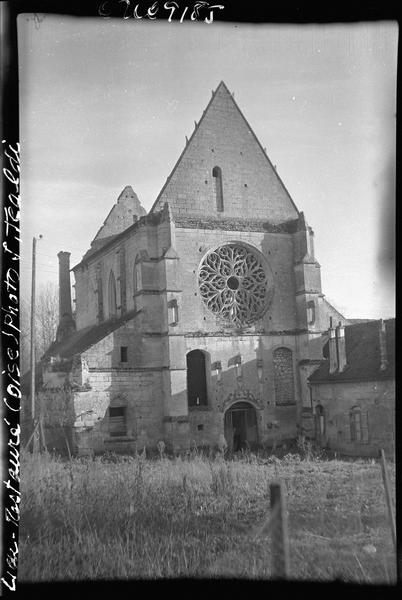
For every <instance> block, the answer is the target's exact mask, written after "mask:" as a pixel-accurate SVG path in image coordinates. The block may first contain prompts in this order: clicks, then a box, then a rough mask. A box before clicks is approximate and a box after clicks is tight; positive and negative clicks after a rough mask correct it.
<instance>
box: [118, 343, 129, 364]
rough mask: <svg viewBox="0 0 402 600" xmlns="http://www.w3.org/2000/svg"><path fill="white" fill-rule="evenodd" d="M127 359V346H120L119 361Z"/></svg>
mask: <svg viewBox="0 0 402 600" xmlns="http://www.w3.org/2000/svg"><path fill="white" fill-rule="evenodd" d="M127 361H128V348H127V346H120V362H127Z"/></svg>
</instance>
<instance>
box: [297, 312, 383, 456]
mask: <svg viewBox="0 0 402 600" xmlns="http://www.w3.org/2000/svg"><path fill="white" fill-rule="evenodd" d="M324 354H325V355H326V356H327V358H326V360H324V361H323V362H322V364H321V365H320V366H319V367H318V369H317V370H316V371H314V373H313V374H312V375H311V376H310V377H309V383H310V386H311V400H312V408H313V414H314V423H315V439H316V441H317V442H318V444H320V445H321V446H323V447H326V448H329V449H331V450H334V451H337V452H339V453H340V454H344V455H351V456H353V455H354V456H372V457H376V456H378V454H379V450H381V449H384V451H385V452H386V453H387V454H388V455H390V456H392V455H393V454H394V452H395V319H388V320H386V321H383V320H378V321H368V322H365V323H357V324H354V325H348V326H347V327H344V326H343V325H342V324H340V325H338V326H337V327H336V328H335V327H332V326H331V327H330V329H329V340H328V342H327V345H326V347H325V348H324Z"/></svg>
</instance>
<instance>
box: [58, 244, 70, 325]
mask: <svg viewBox="0 0 402 600" xmlns="http://www.w3.org/2000/svg"><path fill="white" fill-rule="evenodd" d="M57 257H58V259H59V321H61V319H62V317H64V315H69V316H70V317H72V316H73V313H72V310H71V286H70V252H59V253H58V255H57Z"/></svg>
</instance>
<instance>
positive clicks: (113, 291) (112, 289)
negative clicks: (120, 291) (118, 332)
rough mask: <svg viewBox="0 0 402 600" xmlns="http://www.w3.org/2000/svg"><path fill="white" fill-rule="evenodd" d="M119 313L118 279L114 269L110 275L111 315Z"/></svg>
mask: <svg viewBox="0 0 402 600" xmlns="http://www.w3.org/2000/svg"><path fill="white" fill-rule="evenodd" d="M116 314H117V298H116V280H115V277H114V273H113V271H110V276H109V317H115V316H116Z"/></svg>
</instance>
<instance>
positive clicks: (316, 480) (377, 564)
mask: <svg viewBox="0 0 402 600" xmlns="http://www.w3.org/2000/svg"><path fill="white" fill-rule="evenodd" d="M111 459H113V457H111ZM114 460H115V462H114V461H113V460H109V461H105V459H101V458H96V459H95V460H93V459H90V458H88V459H73V460H72V461H71V462H66V461H62V460H61V459H57V458H55V457H51V456H46V455H40V456H38V457H33V456H32V455H29V454H24V455H23V456H22V468H21V472H22V482H21V491H22V505H21V528H20V560H19V575H18V580H19V581H20V582H27V581H35V582H36V581H56V580H87V579H89V580H94V579H109V580H110V579H114V578H118V579H133V578H135V579H139V578H160V577H164V578H166V577H203V578H211V577H219V578H222V577H241V578H270V577H271V576H272V573H271V548H270V546H271V540H270V538H269V536H266V535H265V534H262V535H260V536H259V537H257V538H256V539H254V533H255V530H256V528H258V525H259V524H260V523H261V522H262V521H263V520H264V518H265V516H266V515H267V511H269V483H270V482H272V481H273V480H274V479H276V478H279V477H280V478H281V479H282V481H283V482H284V485H285V489H286V500H287V508H288V525H289V539H290V574H291V578H292V579H295V580H310V581H328V580H335V579H338V580H342V581H347V582H360V583H382V584H384V583H385V584H393V583H395V581H396V558H395V552H394V550H393V546H392V540H391V535H390V529H389V525H388V521H387V512H386V503H385V496H384V489H383V483H382V477H381V467H380V465H379V463H378V462H376V461H355V462H344V461H340V460H332V461H322V460H321V461H320V460H317V459H316V460H302V459H301V458H300V456H298V455H287V456H285V457H283V458H282V459H278V458H274V457H272V458H265V459H263V458H259V457H256V456H253V455H244V456H241V457H239V458H236V459H234V460H230V461H229V460H223V458H222V457H217V458H208V457H205V456H201V455H197V454H193V455H192V456H190V457H187V458H174V459H169V458H159V459H155V460H150V459H145V458H144V457H136V458H134V457H126V458H124V459H123V458H120V459H117V458H115V459H114ZM389 471H390V479H391V484H392V486H393V489H394V486H395V468H394V466H393V465H389Z"/></svg>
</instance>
